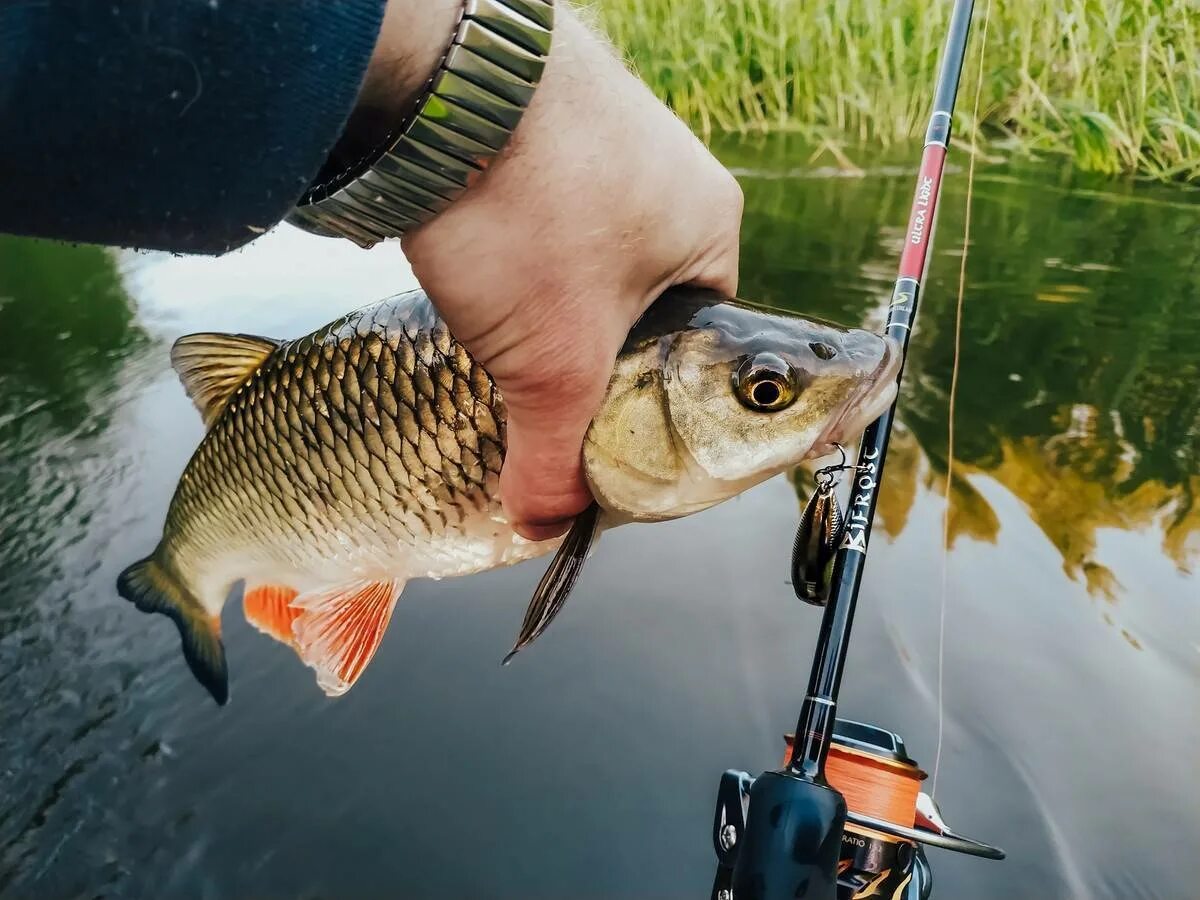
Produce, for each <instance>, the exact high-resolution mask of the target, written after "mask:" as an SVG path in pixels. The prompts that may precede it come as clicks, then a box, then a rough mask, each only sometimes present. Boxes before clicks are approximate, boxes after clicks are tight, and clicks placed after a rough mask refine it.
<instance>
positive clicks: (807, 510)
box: [792, 487, 844, 606]
mask: <svg viewBox="0 0 1200 900" xmlns="http://www.w3.org/2000/svg"><path fill="white" fill-rule="evenodd" d="M843 525H844V522H843V520H842V510H841V507H840V506H839V505H838V499H837V495H836V494H835V493H834V492H833V490H832V488H826V487H819V488H818V489H817V490H815V491H813V495H812V496H811V497H810V498H809V500H808V503H807V504H806V505H805V507H804V512H803V513H802V514H801V516H800V525H799V526H798V527H797V528H796V541H795V543H794V544H793V545H792V588H793V589H794V590H795V591H796V596H797V597H799V598H800V599H801V600H803V601H804V602H805V603H811V604H813V605H814V606H824V605H825V603H826V601H827V600H828V599H829V577H828V576H829V564H830V563H831V562H832V561H833V556H834V554H835V553H837V545H838V541H840V540H841V537H842V528H843Z"/></svg>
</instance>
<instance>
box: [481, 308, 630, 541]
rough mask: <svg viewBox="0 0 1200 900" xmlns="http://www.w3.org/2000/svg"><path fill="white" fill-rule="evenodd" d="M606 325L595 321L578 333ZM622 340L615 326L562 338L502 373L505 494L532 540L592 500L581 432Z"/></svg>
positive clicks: (565, 524)
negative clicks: (608, 332)
mask: <svg viewBox="0 0 1200 900" xmlns="http://www.w3.org/2000/svg"><path fill="white" fill-rule="evenodd" d="M603 330H604V328H603V326H602V325H600V324H599V323H592V327H591V328H581V329H576V330H574V331H573V336H577V335H579V334H581V333H582V332H585V331H586V332H591V333H592V334H593V335H595V334H596V333H597V332H600V333H603ZM619 343H620V337H619V336H617V335H616V333H615V332H614V335H613V336H612V337H611V338H608V339H603V338H602V339H596V338H593V339H592V340H591V341H586V342H584V341H575V340H569V339H568V340H564V341H563V342H561V343H556V344H555V347H556V350H555V351H553V352H551V351H546V352H538V353H532V354H529V355H526V356H525V357H524V359H525V365H524V366H523V367H521V369H520V370H519V371H515V372H514V373H513V377H512V378H511V379H507V380H506V379H504V378H503V377H501V376H499V375H498V376H497V382H498V385H499V387H500V391H501V393H502V394H503V396H504V401H505V405H506V406H507V408H508V426H507V439H506V443H507V452H506V456H505V459H504V469H503V471H502V472H501V473H500V499H501V502H502V503H503V504H504V509H505V511H506V512H507V513H508V517H509V521H511V522H512V523H513V525H514V527H515V528H516V530H517V532H518V533H519V534H522V535H524V536H525V537H528V538H531V539H533V540H544V539H546V538H547V537H555V536H557V535H559V534H562V533H563V532H564V531H566V530H567V528H569V527H570V524H571V519H572V518H573V517H574V516H575V515H577V514H578V513H579V512H581V511H582V510H583V509H584V508H585V507H586V506H587V505H588V504H589V503H590V502H591V500H592V496H591V493H590V492H589V491H588V488H587V484H586V482H585V480H584V476H583V459H582V448H583V438H584V435H585V434H586V433H587V429H588V425H589V424H590V423H591V420H592V416H594V415H595V413H596V410H597V409H599V408H600V402H601V401H602V400H603V399H604V391H605V388H606V387H607V386H608V380H609V377H610V376H611V374H612V366H613V359H614V357H615V356H616V349H615V348H616V346H618V345H619ZM610 345H611V346H610ZM503 368H505V367H502V369H503Z"/></svg>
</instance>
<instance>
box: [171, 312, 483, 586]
mask: <svg viewBox="0 0 1200 900" xmlns="http://www.w3.org/2000/svg"><path fill="white" fill-rule="evenodd" d="M397 373H403V375H406V376H409V377H408V378H404V377H400V378H397ZM503 444H504V406H503V402H502V401H501V400H500V397H499V394H498V393H497V392H496V390H495V389H494V385H493V382H492V379H491V377H490V376H489V375H488V374H487V372H486V371H484V369H483V368H482V367H481V366H479V365H478V364H476V363H475V362H474V360H473V359H472V358H471V356H470V354H469V353H467V352H466V349H465V348H464V347H462V345H460V344H459V343H458V342H457V341H455V340H454V339H453V337H452V336H451V334H450V332H449V329H448V328H447V327H446V326H445V324H444V323H443V322H441V320H440V319H438V318H436V316H434V315H433V313H432V310H431V308H430V306H429V304H428V302H427V301H424V300H423V298H420V297H415V296H414V297H409V298H407V300H405V301H403V302H398V303H392V304H383V305H381V306H378V307H374V308H370V309H366V310H363V311H360V312H358V313H355V314H352V315H350V316H347V317H345V318H343V319H341V320H339V321H338V322H335V323H333V324H332V325H331V326H328V327H327V328H324V329H322V330H321V331H319V332H316V333H315V334H313V335H309V336H306V337H304V338H300V339H298V340H295V341H290V342H287V343H284V344H281V345H280V346H279V347H278V349H277V350H275V351H274V352H273V353H272V354H271V355H270V356H269V357H268V358H267V359H266V360H264V362H263V364H262V365H261V367H259V369H258V370H257V371H256V372H255V373H254V375H253V376H252V377H251V378H250V379H249V380H248V381H247V382H246V383H245V384H244V385H242V386H241V387H240V388H238V390H237V391H236V392H235V393H234V395H233V396H232V398H231V399H230V401H229V404H228V406H227V407H226V409H225V411H224V412H223V413H222V414H221V416H220V418H219V419H218V420H217V421H216V422H215V423H214V425H213V427H212V429H211V431H210V432H209V435H208V436H207V437H206V438H205V440H204V442H203V443H202V444H201V446H200V448H199V449H198V451H197V452H196V454H195V456H194V457H193V461H192V463H191V464H190V465H189V467H188V471H187V477H185V478H184V479H183V480H182V481H181V483H180V487H179V490H178V492H177V494H176V496H175V498H174V500H173V501H172V504H171V510H170V512H169V514H168V517H167V529H166V531H167V533H168V534H170V535H171V537H172V548H173V552H172V554H171V555H172V557H173V558H174V559H175V560H177V561H178V562H177V566H178V568H179V569H180V572H179V574H180V576H182V577H183V578H185V579H188V580H191V581H193V582H202V581H203V580H204V576H205V573H207V572H213V571H219V570H220V569H221V568H222V562H223V561H224V559H225V558H226V557H227V556H229V555H230V554H231V550H232V549H233V548H237V547H238V546H239V545H241V544H243V543H246V542H247V541H248V540H253V541H254V543H255V545H256V548H257V550H256V556H259V557H266V558H268V559H269V560H271V561H275V562H278V563H279V564H280V565H287V566H294V567H299V568H301V569H303V568H305V566H306V564H307V559H306V557H307V556H309V555H310V554H308V553H306V552H305V550H304V548H305V544H306V543H308V542H311V540H312V539H313V536H314V535H320V534H323V533H339V534H342V535H353V539H354V540H356V541H359V542H362V543H363V544H364V546H363V549H364V550H365V551H373V553H372V554H371V555H372V556H373V557H374V558H382V559H386V558H387V557H389V556H393V555H395V551H396V549H397V547H398V546H400V547H402V546H405V545H407V546H409V547H417V546H419V545H420V544H422V543H427V542H428V541H430V540H431V539H433V538H435V537H442V536H445V534H446V532H447V531H448V530H454V529H456V528H461V527H462V526H463V525H464V524H465V523H468V522H469V518H468V514H469V513H478V512H495V513H498V512H499V504H498V499H497V491H498V485H499V481H498V477H499V473H500V467H501V465H502V464H503V460H504V452H503ZM282 448H286V451H285V450H284V449H282ZM476 448H479V452H477V451H476ZM247 498H250V499H251V500H252V502H251V503H249V504H247V503H246V502H245V500H246V499H247ZM364 523H365V527H364ZM327 546H328V545H327Z"/></svg>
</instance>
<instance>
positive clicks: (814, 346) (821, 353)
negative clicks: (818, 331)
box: [808, 341, 837, 359]
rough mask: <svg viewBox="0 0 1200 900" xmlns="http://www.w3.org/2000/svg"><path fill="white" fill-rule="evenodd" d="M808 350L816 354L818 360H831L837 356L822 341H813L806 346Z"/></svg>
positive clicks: (834, 351)
mask: <svg viewBox="0 0 1200 900" xmlns="http://www.w3.org/2000/svg"><path fill="white" fill-rule="evenodd" d="M808 349H809V350H811V351H812V352H813V353H815V354H817V356H818V357H819V358H820V359H833V358H834V357H835V356H837V350H835V349H833V347H830V346H829V345H828V344H826V343H825V342H824V341H813V342H812V343H811V344H809V345H808Z"/></svg>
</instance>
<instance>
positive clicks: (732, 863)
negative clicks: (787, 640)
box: [712, 0, 1004, 900]
mask: <svg viewBox="0 0 1200 900" xmlns="http://www.w3.org/2000/svg"><path fill="white" fill-rule="evenodd" d="M973 7H974V2H973V0H955V2H954V8H953V11H952V13H951V17H950V25H949V28H948V31H947V35H946V44H945V47H944V49H943V51H942V59H941V66H940V71H939V73H938V79H937V85H936V88H935V91H934V102H933V112H932V114H931V115H930V118H929V127H928V129H927V131H926V133H925V147H924V151H923V153H922V156H921V165H920V169H919V170H918V174H917V184H916V192H915V195H914V197H913V204H912V210H911V213H910V215H909V221H908V230H907V231H906V232H905V241H904V251H903V253H902V254H901V257H900V266H899V272H898V276H897V278H896V283H895V287H894V288H893V290H892V297H891V303H890V305H889V306H888V316H887V324H886V326H885V328H884V333H885V334H886V336H887V337H888V338H890V339H892V340H893V341H894V342H895V346H896V347H897V348H898V352H900V354H901V368H900V374H899V375H897V380H899V379H900V377H902V375H903V366H904V363H905V361H906V360H907V356H908V343H909V337H910V335H911V333H912V327H913V323H914V321H915V318H916V313H917V301H918V298H919V296H920V290H921V283H922V281H923V280H924V277H925V272H926V269H927V267H928V263H929V248H930V246H931V245H932V242H933V231H934V221H935V216H936V214H937V208H938V200H939V198H940V196H941V187H942V173H943V171H944V167H945V161H946V153H947V150H948V148H949V143H950V130H951V122H952V120H953V114H954V103H955V99H956V97H957V94H958V86H959V82H960V79H961V74H962V68H963V62H964V59H965V56H966V50H967V38H968V36H969V34H970V29H971V16H972V12H973ZM896 402H897V401H893V403H892V406H891V408H890V409H888V410H887V411H886V412H885V413H884V414H883V415H881V416H880V417H879V418H878V419H876V420H875V421H874V422H873V423H872V424H871V425H869V426H868V427H867V429H866V431H865V432H864V433H863V437H862V442H861V444H860V446H859V453H858V460H857V463H856V464H855V465H854V466H849V465H846V463H845V459H844V458H843V461H842V463H841V464H839V465H834V466H828V467H826V468H824V469H822V470H820V471H819V472H817V474H816V482H817V487H816V490H815V491H814V493H813V496H812V498H810V500H809V503H808V506H807V507H806V508H805V511H804V514H803V516H802V517H801V522H800V527H799V529H798V531H797V535H796V542H795V547H794V550H793V561H792V580H793V587H794V589H795V590H796V593H797V595H798V596H800V597H801V598H802V599H804V600H807V601H808V602H810V603H814V604H816V605H819V606H823V607H824V616H823V618H822V621H821V628H820V631H819V633H818V636H817V645H816V649H815V651H814V653H813V663H812V671H811V674H810V676H809V682H808V691H807V693H806V695H805V697H804V701H803V703H802V705H801V708H800V715H799V720H798V722H797V725H796V732H795V736H794V737H790V736H789V740H788V754H787V758H786V761H785V764H784V766H783V767H782V768H780V769H778V770H775V771H770V772H764V773H763V774H761V775H759V776H758V777H757V778H753V777H751V776H750V775H749V774H747V773H745V772H740V771H736V770H729V771H727V772H726V773H725V774H724V775H723V776H722V778H721V783H720V786H719V788H718V794H717V809H716V816H715V818H714V822H713V844H714V847H715V849H716V853H717V863H718V865H717V874H716V878H715V879H714V883H713V891H712V897H713V898H714V900H776V898H778V900H784V898H789V900H790V898H795V897H805V898H806V900H852V898H853V900H866V898H873V897H880V898H882V897H889V898H891V897H897V898H901V897H902V898H904V900H923V898H926V897H928V896H929V893H930V891H931V890H932V873H931V870H930V868H929V864H928V861H927V860H926V858H925V854H924V850H923V849H922V848H923V846H925V845H929V846H936V847H942V848H944V849H948V850H953V851H957V852H961V853H969V854H973V855H976V856H982V857H986V858H990V859H1003V858H1004V853H1003V851H1001V850H999V849H997V848H995V847H990V846H988V845H986V844H982V843H979V842H978V841H973V840H970V839H968V838H964V837H961V836H959V835H957V834H955V833H954V832H952V831H951V830H950V829H949V828H948V827H947V826H946V824H945V822H944V821H943V820H942V818H941V814H940V812H939V811H938V809H937V807H936V805H935V804H934V803H933V800H932V798H931V797H930V796H929V795H927V794H925V793H923V792H921V791H920V782H921V781H922V780H923V779H924V778H925V773H924V772H922V771H921V770H920V769H919V768H918V767H917V764H916V762H915V761H914V760H913V759H911V758H910V757H909V756H908V753H907V751H906V749H905V745H904V741H903V740H902V739H901V738H900V736H899V735H897V734H894V733H892V732H889V731H886V730H884V729H882V728H878V727H876V726H874V725H867V724H864V723H860V722H852V721H848V720H843V719H838V718H837V698H838V690H839V689H840V687H841V682H842V674H843V672H844V670H845V665H846V653H847V650H848V648H849V644H850V631H851V627H852V626H853V624H854V612H855V607H856V605H857V603H858V592H859V588H860V587H861V584H862V576H863V569H864V567H865V565H866V558H867V546H868V543H869V541H870V537H871V527H872V523H873V522H874V517H875V506H876V503H877V501H878V492H879V486H880V482H881V480H882V477H883V466H884V461H885V459H886V457H887V449H888V440H889V438H890V437H891V432H892V424H893V421H894V417H895V411H896ZM843 455H844V451H843ZM844 471H849V472H851V473H852V479H851V490H850V500H849V504H848V507H847V510H848V514H847V515H846V516H845V517H844V518H843V516H842V514H841V511H840V510H839V508H838V502H837V496H836V493H835V492H834V488H835V487H836V485H837V480H838V478H839V477H840V475H841V473H842V472H844ZM830 564H831V565H832V572H831V574H830V575H829V577H828V580H826V577H825V575H826V572H827V571H828V567H829V566H830Z"/></svg>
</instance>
